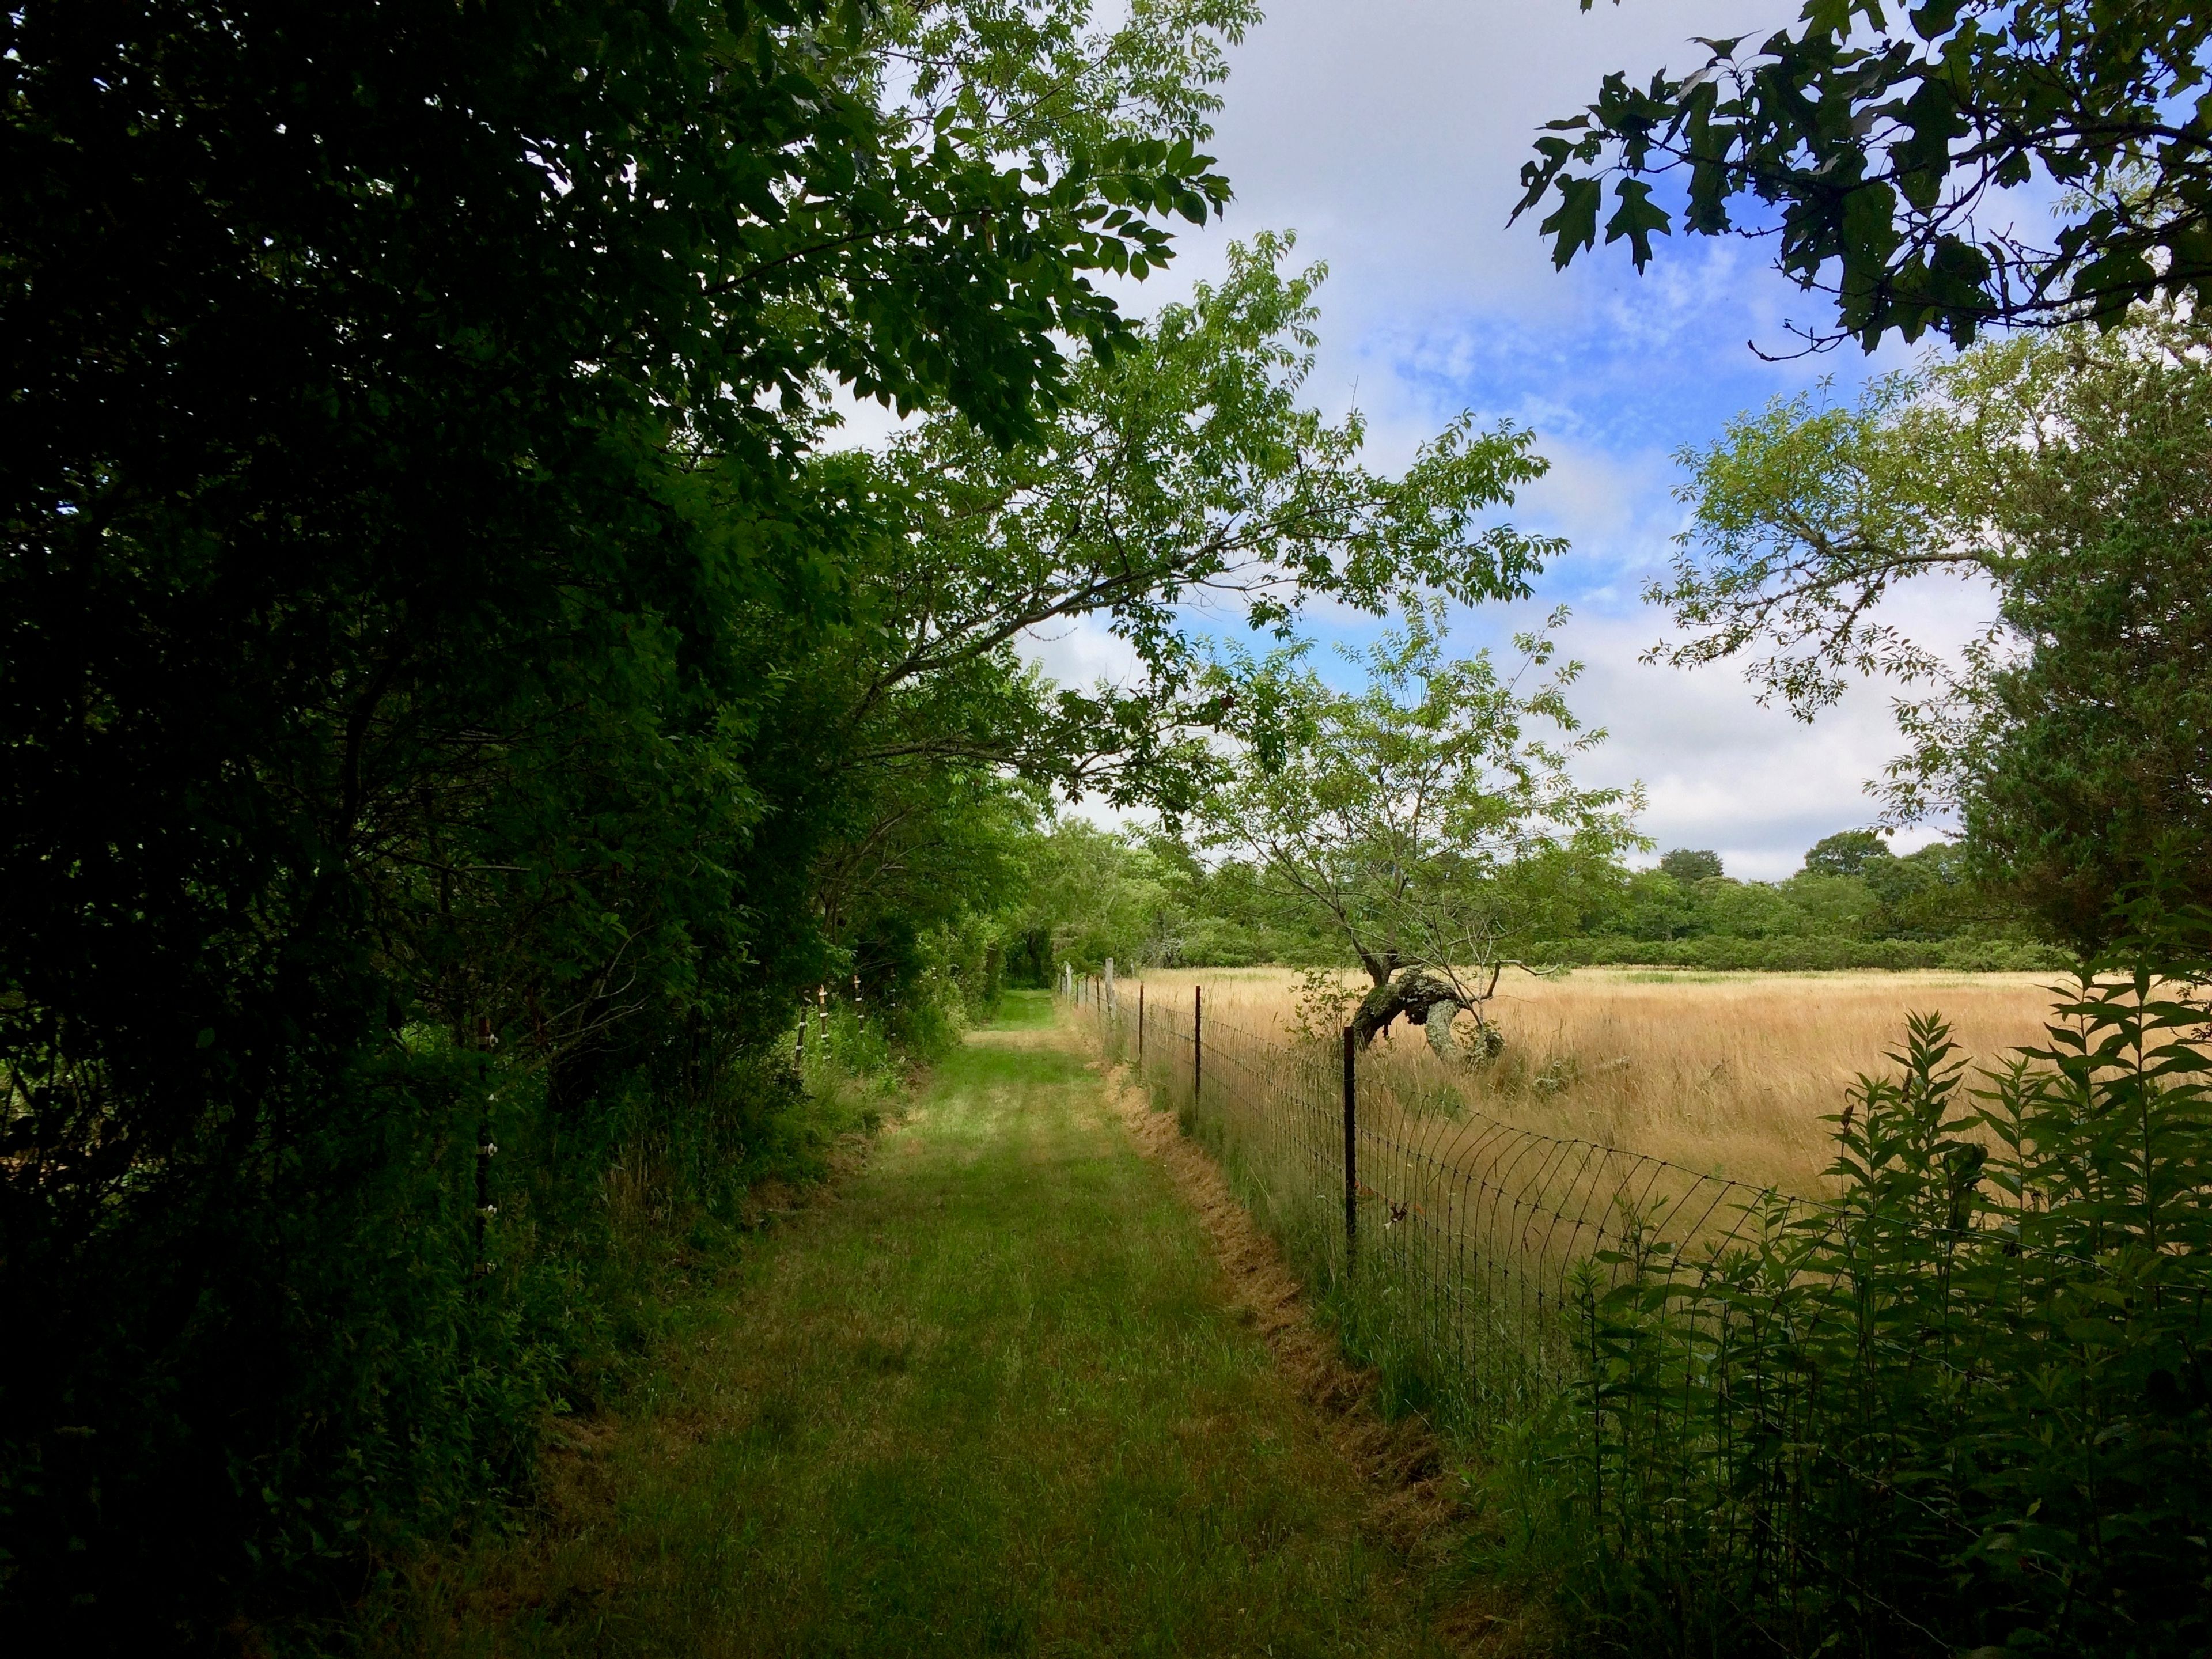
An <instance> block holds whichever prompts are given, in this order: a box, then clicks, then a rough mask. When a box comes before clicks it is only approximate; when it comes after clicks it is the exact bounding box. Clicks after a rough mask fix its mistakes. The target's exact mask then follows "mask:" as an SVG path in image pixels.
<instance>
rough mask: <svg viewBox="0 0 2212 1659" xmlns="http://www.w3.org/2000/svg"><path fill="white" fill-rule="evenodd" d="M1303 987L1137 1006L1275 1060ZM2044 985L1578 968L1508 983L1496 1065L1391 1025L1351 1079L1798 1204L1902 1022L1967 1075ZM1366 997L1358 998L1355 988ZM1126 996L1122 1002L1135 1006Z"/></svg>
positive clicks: (1184, 980)
mask: <svg viewBox="0 0 2212 1659" xmlns="http://www.w3.org/2000/svg"><path fill="white" fill-rule="evenodd" d="M1300 979H1301V976H1300V975H1298V974H1297V973H1295V972H1293V971H1291V970H1290V969H1279V968H1255V969H1190V970H1183V971H1177V970H1169V969H1152V970H1149V971H1148V972H1146V975H1145V976H1144V980H1145V985H1146V995H1147V997H1148V998H1150V999H1158V1000H1160V1001H1162V1002H1164V1003H1167V1004H1170V1006H1175V1007H1176V1008H1178V1009H1179V1010H1181V1011H1182V1012H1183V1013H1184V1015H1185V1016H1186V1017H1187V1016H1188V1010H1189V1007H1190V992H1191V987H1192V986H1193V985H1194V984H1200V985H1203V986H1204V987H1206V1014H1207V1018H1208V1023H1209V1024H1213V1023H1215V1022H1225V1023H1228V1024H1234V1025H1237V1026H1239V1027H1242V1028H1243V1029H1244V1030H1248V1031H1250V1032H1253V1033H1255V1034H1263V1035H1269V1036H1279V1037H1280V1038H1281V1040H1283V1041H1285V1042H1288V1041H1292V1040H1294V1039H1293V1038H1292V1037H1291V1030H1292V1029H1293V1026H1294V1024H1295V1021H1296V1018H1297V998H1298V993H1299V988H1300ZM2054 982H2055V980H2054V977H2053V976H2050V975H2033V974H1941V973H1828V974H1757V975H1755V974H1726V975H1722V974H1697V973H1687V972H1668V971H1665V970H1654V969H1626V968H1584V969H1577V970H1575V971H1574V972H1573V973H1571V974H1570V975H1566V976H1565V977H1563V978H1559V979H1550V980H1538V979H1532V978H1529V977H1528V976H1526V975H1510V976H1509V977H1508V978H1507V979H1506V980H1504V981H1501V983H1500V984H1499V987H1498V996H1497V999H1496V1001H1495V1003H1494V1004H1493V1005H1492V1006H1493V1008H1494V1010H1495V1018H1496V1020H1497V1022H1498V1024H1499V1026H1500V1028H1501V1029H1502V1030H1504V1033H1505V1036H1506V1039H1507V1048H1506V1050H1505V1052H1504V1054H1503V1055H1502V1056H1501V1057H1500V1058H1499V1059H1498V1060H1496V1061H1493V1062H1492V1063H1490V1064H1488V1065H1486V1066H1476V1067H1464V1068H1462V1067H1450V1066H1446V1065H1444V1064H1443V1062H1441V1061H1439V1060H1437V1059H1436V1058H1435V1056H1434V1055H1432V1054H1431V1053H1430V1051H1429V1048H1428V1046H1427V1044H1426V1043H1425V1042H1424V1041H1423V1039H1422V1036H1421V1034H1420V1033H1419V1032H1418V1031H1415V1030H1411V1029H1408V1028H1407V1027H1404V1026H1402V1025H1401V1026H1398V1027H1395V1028H1394V1029H1393V1031H1392V1034H1391V1036H1390V1037H1389V1039H1387V1040H1385V1041H1384V1042H1378V1043H1377V1044H1376V1054H1375V1055H1374V1056H1372V1057H1370V1060H1368V1061H1367V1062H1366V1063H1367V1064H1368V1065H1370V1066H1378V1065H1379V1066H1383V1067H1384V1068H1386V1069H1387V1071H1388V1073H1390V1074H1391V1075H1393V1076H1394V1077H1395V1079H1397V1080H1399V1081H1400V1082H1401V1084H1402V1085H1411V1086H1410V1087H1405V1086H1401V1088H1399V1089H1398V1090H1396V1091H1395V1093H1397V1094H1398V1095H1399V1096H1400V1097H1415V1096H1418V1095H1420V1094H1422V1093H1424V1092H1425V1093H1427V1094H1428V1095H1429V1096H1430V1097H1435V1095H1436V1094H1437V1091H1440V1090H1456V1091H1458V1092H1459V1093H1460V1094H1461V1095H1462V1096H1463V1097H1465V1099H1466V1101H1467V1103H1468V1106H1469V1107H1471V1108H1472V1109H1474V1110H1477V1111H1480V1112H1483V1113H1486V1114H1487V1115H1491V1116H1493V1117H1496V1118H1498V1119H1501V1120H1503V1121H1506V1122H1509V1123H1512V1124H1514V1125H1516V1126H1518V1127H1524V1128H1528V1129H1531V1130H1534V1131H1536V1132H1538V1133H1544V1134H1550V1135H1558V1136H1562V1137H1570V1138H1575V1139H1589V1140H1595V1141H1598V1142H1600V1143H1601V1144H1604V1145H1607V1146H1617V1147H1620V1148H1621V1149H1622V1150H1624V1151H1630V1152H1644V1153H1648V1154H1650V1155H1651V1156H1653V1157H1656V1158H1666V1159H1668V1160H1669V1161H1670V1162H1673V1163H1676V1164H1683V1165H1685V1166H1686V1167H1688V1168H1690V1169H1692V1170H1697V1171H1699V1173H1701V1174H1708V1175H1717V1176H1727V1177H1729V1178H1731V1179H1734V1180H1737V1181H1743V1182H1751V1183H1753V1184H1754V1185H1758V1186H1772V1187H1776V1188H1781V1189H1782V1190H1784V1191H1788V1192H1794V1193H1800V1194H1806V1195H1808V1196H1809V1195H1813V1194H1817V1193H1819V1192H1820V1190H1821V1188H1822V1182H1821V1175H1820V1172H1821V1171H1822V1170H1824V1169H1825V1168H1826V1165H1827V1164H1828V1162H1829V1158H1830V1155H1831V1145H1830V1139H1829V1136H1830V1133H1831V1131H1832V1126H1830V1125H1828V1124H1826V1123H1824V1122H1822V1121H1821V1119H1822V1118H1823V1117H1824V1116H1825V1115H1829V1114H1832V1113H1834V1112H1837V1111H1839V1110H1840V1109H1842V1107H1843V1103H1844V1091H1845V1090H1846V1089H1848V1088H1849V1087H1850V1085H1851V1083H1852V1082H1853V1080H1854V1079H1856V1078H1857V1077H1858V1076H1859V1075H1860V1074H1861V1073H1867V1072H1875V1073H1882V1072H1886V1071H1889V1070H1893V1069H1894V1067H1893V1066H1892V1065H1891V1062H1890V1061H1889V1060H1887V1055H1888V1054H1890V1053H1891V1052H1892V1051H1893V1050H1895V1049H1897V1048H1901V1047H1902V1046H1903V1042H1904V1036H1905V1016H1906V1015H1907V1014H1909V1013H1917V1012H1926V1011H1929V1010H1934V1011H1936V1012H1941V1013H1942V1015H1943V1016H1944V1017H1945V1018H1947V1019H1948V1020H1949V1022H1950V1023H1951V1025H1952V1028H1953V1032H1954V1039H1955V1040H1956V1041H1957V1042H1958V1043H1959V1045H1960V1048H1961V1049H1962V1050H1963V1051H1964V1052H1965V1054H1966V1055H1968V1056H1971V1057H1972V1059H1973V1060H1976V1061H1978V1062H1982V1063H1985V1064H1994V1063H1997V1062H1998V1061H2000V1060H2002V1057H2003V1055H2004V1054H2006V1052H2007V1051H2008V1050H2009V1049H2011V1048H2015V1047H2017V1046H2018V1045H2020V1044H2022V1043H2029V1042H2038V1041H2039V1040H2040V1039H2041V1037H2042V1033H2043V1024H2044V1021H2045V1018H2046V1016H2047V1014H2048V1012H2049V1010H2050V1007H2051V1003H2052V1001H2053V996H2052V989H2051V987H2052V986H2053V984H2054ZM1364 983H1365V981H1364V980H1363V981H1358V985H1359V986H1360V987H1364ZM1133 989H1134V986H1133V983H1132V982H1131V981H1127V980H1125V981H1123V987H1122V994H1123V995H1124V996H1125V997H1126V996H1127V995H1128V994H1130V993H1131V992H1132V991H1133Z"/></svg>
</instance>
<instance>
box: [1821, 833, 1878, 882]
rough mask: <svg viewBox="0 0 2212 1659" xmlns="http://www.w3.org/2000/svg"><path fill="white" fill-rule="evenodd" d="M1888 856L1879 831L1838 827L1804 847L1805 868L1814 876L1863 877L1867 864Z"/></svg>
mask: <svg viewBox="0 0 2212 1659" xmlns="http://www.w3.org/2000/svg"><path fill="white" fill-rule="evenodd" d="M1892 856H1893V855H1892V854H1891V853H1890V850H1889V843H1888V842H1886V841H1884V840H1883V839H1882V838H1881V833H1880V832H1879V831H1877V830H1873V829H1839V830H1838V831H1837V832H1836V833H1835V834H1834V835H1832V836H1824V837H1822V838H1821V839H1820V840H1819V841H1816V842H1814V843H1813V844H1812V846H1811V847H1810V848H1807V849H1806V853H1805V869H1806V871H1807V872H1808V873H1809V874H1812V875H1818V876H1863V875H1864V874H1865V873H1866V872H1867V869H1868V866H1869V865H1871V864H1872V863H1874V862H1875V861H1876V860H1881V859H1887V858H1890V857H1892Z"/></svg>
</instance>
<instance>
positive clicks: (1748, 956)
mask: <svg viewBox="0 0 2212 1659" xmlns="http://www.w3.org/2000/svg"><path fill="white" fill-rule="evenodd" d="M1530 959H1531V960H1532V961H1537V962H1550V963H1566V964H1568V965H1571V966H1574V967H1582V968H1588V967H1598V966H1605V965H1620V966H1634V967H1645V968H1692V969H1705V970H1709V971H1721V970H1744V971H1749V972H1760V973H1814V972H1820V971H1824V970H1834V969H1890V970H1893V971H1904V970H1906V969H1944V970H1948V971H1951V972H1954V973H2045V972H2063V971H2064V970H2065V969H2066V968H2067V967H2068V965H2069V962H2070V960H2071V958H2070V957H2069V956H2068V954H2067V953H2066V952H2065V951H2063V950H2060V949H2059V948H2057V946H2055V945H2037V944H2033V943H2029V942H2026V941H2021V940H2015V939H1820V938H1790V937H1785V938H1780V939H1735V938H1729V937H1725V936H1722V937H1712V936H1708V937H1705V938H1698V939H1626V938H1622V937H1620V936H1618V935H1615V936H1613V937H1600V938H1594V939H1552V940H1548V941H1547V942H1545V943H1543V944H1541V945H1536V946H1534V947H1533V948H1532V950H1531V951H1530Z"/></svg>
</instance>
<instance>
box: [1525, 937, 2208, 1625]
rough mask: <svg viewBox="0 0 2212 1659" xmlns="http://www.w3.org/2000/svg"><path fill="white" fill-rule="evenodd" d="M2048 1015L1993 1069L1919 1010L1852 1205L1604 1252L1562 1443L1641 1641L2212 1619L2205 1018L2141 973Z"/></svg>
mask: <svg viewBox="0 0 2212 1659" xmlns="http://www.w3.org/2000/svg"><path fill="white" fill-rule="evenodd" d="M2057 1015H2058V1019H2057V1022H2056V1023H2054V1024H2052V1025H2051V1027H2050V1028H2049V1035H2048V1039H2047V1041H2046V1042H2045V1045H2044V1046H2043V1047H2041V1048H2036V1049H2033V1050H2029V1051H2027V1052H2024V1053H2022V1054H2020V1055H2018V1056H2016V1057H2015V1061H2014V1062H2013V1064H2012V1065H2011V1066H2008V1068H2007V1069H2005V1070H2004V1071H2002V1072H2001V1073H1996V1074H1995V1075H1993V1076H1991V1077H1990V1078H1989V1079H1987V1083H1988V1086H1987V1087H1986V1088H1985V1089H1982V1090H1978V1091H1969V1090H1967V1089H1966V1087H1965V1086H1964V1083H1963V1078H1962V1073H1963V1070H1964V1066H1963V1062H1960V1061H1958V1060H1955V1059H1954V1052H1955V1051H1954V1048H1953V1045H1952V1044H1951V1042H1950V1041H1949V1035H1948V1030H1947V1029H1946V1028H1945V1026H1944V1025H1943V1024H1942V1022H1941V1020H1940V1019H1938V1018H1936V1017H1934V1016H1927V1017H1922V1018H1916V1019H1915V1020H1914V1021H1913V1022H1912V1024H1911V1030H1910V1035H1909V1041H1908V1044H1907V1047H1906V1048H1905V1051H1904V1052H1903V1053H1901V1054H1899V1055H1898V1056H1897V1057H1896V1059H1897V1063H1898V1065H1899V1073H1898V1074H1897V1075H1895V1076H1894V1077H1889V1078H1880V1079H1871V1078H1870V1079H1863V1080H1862V1083H1861V1085H1860V1086H1859V1087H1858V1088H1857V1090H1856V1091H1854V1092H1853V1093H1852V1095H1851V1097H1850V1103H1849V1104H1848V1105H1847V1106H1846V1107H1845V1109H1844V1112H1843V1113H1842V1114H1841V1115H1840V1117H1839V1119H1838V1157H1837V1161H1836V1164H1835V1165H1834V1167H1833V1170H1832V1175H1833V1176H1835V1177H1836V1179H1837V1180H1838V1182H1839V1184H1840V1194H1839V1196H1838V1200H1836V1201H1835V1202H1834V1203H1833V1204H1832V1205H1822V1206H1813V1207H1810V1208H1804V1207H1791V1206H1781V1205H1778V1206H1775V1207H1774V1208H1773V1210H1772V1211H1771V1213H1770V1214H1768V1215H1767V1216H1766V1217H1765V1218H1764V1219H1765V1226H1764V1229H1763V1232H1762V1234H1761V1236H1760V1237H1759V1239H1758V1241H1757V1243H1756V1244H1755V1245H1754V1246H1753V1247H1752V1248H1749V1249H1736V1250H1733V1251H1730V1252H1728V1253H1725V1254H1719V1255H1708V1256H1707V1257H1705V1259H1703V1260H1699V1261H1690V1260H1689V1259H1687V1256H1688V1253H1687V1252H1684V1251H1680V1250H1678V1249H1674V1248H1673V1247H1670V1246H1668V1245H1665V1244H1662V1243H1656V1238H1657V1232H1656V1229H1654V1230H1646V1229H1644V1228H1643V1227H1641V1226H1640V1225H1632V1227H1631V1228H1630V1229H1629V1237H1630V1240H1631V1243H1629V1244H1628V1245H1627V1246H1626V1248H1625V1249H1622V1250H1620V1251H1616V1252H1609V1253H1607V1255H1605V1256H1603V1257H1602V1258H1601V1263H1596V1264H1591V1266H1590V1267H1589V1268H1588V1269H1586V1270H1585V1272H1584V1273H1583V1278H1582V1285H1583V1297H1582V1304H1581V1306H1580V1308H1579V1310H1577V1312H1576V1313H1574V1314H1573V1315H1572V1316H1571V1317H1572V1318H1573V1320H1574V1321H1575V1322H1576V1323H1577V1331H1578V1340H1579V1341H1580V1343H1581V1344H1582V1345H1583V1352H1586V1353H1587V1354H1588V1355H1589V1364H1588V1367H1587V1369H1586V1370H1584V1371H1583V1373H1582V1374H1581V1375H1580V1376H1577V1378H1576V1379H1575V1381H1574V1383H1573V1389H1572V1393H1573V1397H1574V1399H1575V1401H1576V1402H1577V1413H1576V1415H1575V1417H1574V1419H1573V1421H1572V1425H1571V1426H1570V1427H1566V1428H1565V1429H1563V1431H1561V1432H1560V1434H1559V1437H1558V1441H1559V1443H1558V1444H1557V1446H1556V1447H1555V1451H1556V1454H1557V1455H1559V1457H1560V1458H1562V1459H1564V1460H1565V1462H1567V1463H1568V1464H1570V1465H1571V1467H1572V1468H1573V1469H1574V1471H1575V1474H1574V1480H1573V1483H1572V1484H1573V1488H1574V1493H1575V1508H1576V1510H1577V1516H1576V1519H1577V1522H1578V1524H1579V1525H1580V1526H1581V1527H1582V1528H1585V1529H1586V1532H1587V1535H1588V1536H1589V1538H1590V1539H1592V1540H1594V1541H1595V1542H1596V1544H1597V1545H1598V1548H1597V1550H1596V1551H1595V1555H1594V1558H1593V1559H1592V1562H1591V1565H1592V1567H1593V1569H1594V1576H1593V1577H1590V1578H1589V1579H1587V1580H1586V1581H1585V1582H1586V1583H1588V1584H1589V1585H1590V1586H1591V1589H1590V1590H1589V1595H1590V1597H1591V1606H1592V1609H1593V1611H1595V1613H1598V1614H1599V1615H1600V1617H1601V1620H1603V1621H1604V1622H1605V1623H1606V1624H1607V1625H1608V1626H1610V1627H1611V1628H1612V1629H1613V1631H1614V1632H1617V1633H1618V1634H1619V1635H1620V1637H1621V1638H1622V1641H1623V1644H1624V1645H1625V1646H1633V1647H1634V1649H1635V1650H1637V1651H1650V1650H1652V1647H1651V1646H1650V1644H1651V1643H1652V1642H1653V1641H1654V1640H1655V1638H1658V1639H1661V1640H1662V1641H1663V1644H1664V1645H1665V1646H1666V1648H1667V1650H1696V1651H1699V1652H1713V1653H1720V1652H1733V1651H1742V1652H1747V1653H1748V1652H1767V1651H1772V1650H1774V1649H1775V1648H1776V1647H1777V1646H1779V1647H1780V1648H1781V1649H1782V1650H1784V1651H1788V1652H1813V1651H1815V1650H1823V1649H1825V1648H1826V1647H1827V1646H1828V1645H1830V1644H1833V1643H1836V1642H1838V1641H1840V1642H1841V1643H1843V1644H1844V1645H1845V1646H1847V1647H1848V1648H1850V1649H1852V1650H1860V1651H1867V1652H1876V1651H1879V1652H1908V1651H1926V1652H1956V1651H1960V1650H1970V1649H1980V1648H1990V1649H1996V1648H2000V1647H2001V1648H2003V1649H2005V1650H2007V1651H2016V1652H2078V1653H2087V1652H2094V1653H2114V1654H2118V1653H2128V1654H2133V1655H2144V1656H2148V1655H2167V1654H2171V1655H2176V1656H2179V1655H2183V1654H2191V1653H2201V1652H2203V1651H2204V1650H2205V1646H2206V1644H2207V1642H2208V1640H2212V1548H2208V1545H2207V1541H2206V1540H2207V1536H2208V1531H2212V1309H2208V1307H2207V1292H2208V1291H2212V1110H2208V1108H2212V1091H2208V1090H2207V1087H2206V1085H2205V1078H2206V1075H2207V1073H2208V1072H2212V1061H2208V1060H2207V1058H2206V1056H2205V1054H2204V1052H2203V1048H2202V1046H2201V1040H2202V1038H2203V1033H2204V1029H2205V1014H2204V1011H2203V1009H2202V1008H2201V1007H2200V1006H2196V1005H2194V1004H2193V1003H2191V1002H2190V1001H2188V1000H2184V999H2182V998H2179V996H2176V995H2173V994H2172V990H2171V987H2161V985H2160V983H2159V982H2158V981H2156V980H2155V979H2154V977H2153V976H2152V975H2150V974H2149V973H2148V972H2147V971H2141V972H2137V973H2136V974H2134V975H2131V976H2130V977H2129V978H2128V979H2126V980H2125V981H2121V982H2118V983H2110V982H2107V983H2101V984H2100V983H2097V982H2094V981H2091V980H2089V979H2087V977H2085V978H2083V979H2082V981H2081V983H2080V986H2079V988H2078V990H2077V991H2076V993H2075V994H2074V995H2073V996H2072V997H2071V998H2070V999H2069V1000H2068V1001H2067V1002H2066V1003H2064V1004H2063V1005H2062V1006H2061V1007H2060V1008H2059V1009H2058V1010H2057ZM1603 1265H1609V1266H1611V1267H1614V1268H1616V1269H1618V1270H1620V1272H1619V1276H1618V1279H1617V1280H1616V1282H1614V1283H1613V1285H1611V1286H1610V1288H1603V1287H1602V1281H1601V1273H1600V1271H1599V1269H1600V1267H1601V1266H1603Z"/></svg>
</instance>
